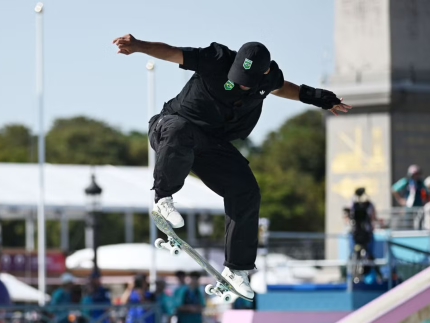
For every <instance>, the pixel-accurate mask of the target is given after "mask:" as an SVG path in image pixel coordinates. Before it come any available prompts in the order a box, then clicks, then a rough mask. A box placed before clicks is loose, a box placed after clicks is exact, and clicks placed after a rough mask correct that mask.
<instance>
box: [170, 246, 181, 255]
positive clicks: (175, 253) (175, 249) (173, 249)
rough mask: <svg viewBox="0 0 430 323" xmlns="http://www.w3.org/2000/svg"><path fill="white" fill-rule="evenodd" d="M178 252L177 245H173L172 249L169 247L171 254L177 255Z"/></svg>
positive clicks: (179, 250)
mask: <svg viewBox="0 0 430 323" xmlns="http://www.w3.org/2000/svg"><path fill="white" fill-rule="evenodd" d="M180 252H181V249H179V248H178V247H173V248H172V249H170V254H171V255H172V256H178V255H179V253H180Z"/></svg>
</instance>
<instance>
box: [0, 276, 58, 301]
mask: <svg viewBox="0 0 430 323" xmlns="http://www.w3.org/2000/svg"><path fill="white" fill-rule="evenodd" d="M0 280H1V281H2V282H3V283H4V285H5V286H6V288H7V291H8V292H9V296H10V298H11V300H12V301H13V302H28V303H36V302H38V301H39V299H40V297H41V296H42V295H43V294H42V293H41V292H40V291H38V290H37V289H36V288H33V287H31V286H30V285H27V284H25V283H23V282H22V281H20V280H18V279H16V278H15V277H14V276H12V275H9V274H6V273H1V274H0ZM45 300H46V301H49V300H50V297H49V295H47V294H45Z"/></svg>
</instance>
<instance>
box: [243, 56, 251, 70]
mask: <svg viewBox="0 0 430 323" xmlns="http://www.w3.org/2000/svg"><path fill="white" fill-rule="evenodd" d="M251 65H252V61H251V60H250V59H247V58H245V61H244V62H243V68H244V69H246V70H249V69H250V68H251Z"/></svg>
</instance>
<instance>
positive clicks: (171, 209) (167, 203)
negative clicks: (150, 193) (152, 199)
mask: <svg viewBox="0 0 430 323" xmlns="http://www.w3.org/2000/svg"><path fill="white" fill-rule="evenodd" d="M162 205H163V206H164V207H165V208H166V209H167V212H168V214H170V213H172V212H175V211H176V209H175V207H174V205H173V201H172V200H171V199H166V200H164V201H163V203H162Z"/></svg>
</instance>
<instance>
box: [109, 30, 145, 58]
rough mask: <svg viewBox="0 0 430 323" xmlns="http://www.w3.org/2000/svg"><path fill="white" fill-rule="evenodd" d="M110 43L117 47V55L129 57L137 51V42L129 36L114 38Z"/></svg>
mask: <svg viewBox="0 0 430 323" xmlns="http://www.w3.org/2000/svg"><path fill="white" fill-rule="evenodd" d="M112 43H113V44H115V45H117V46H118V51H117V53H118V54H124V55H130V54H133V53H136V52H138V51H139V41H138V40H137V39H136V38H134V37H133V35H131V34H127V35H124V36H122V37H118V38H115V39H114V40H113V42H112Z"/></svg>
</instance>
